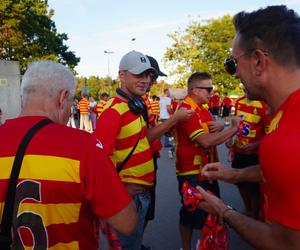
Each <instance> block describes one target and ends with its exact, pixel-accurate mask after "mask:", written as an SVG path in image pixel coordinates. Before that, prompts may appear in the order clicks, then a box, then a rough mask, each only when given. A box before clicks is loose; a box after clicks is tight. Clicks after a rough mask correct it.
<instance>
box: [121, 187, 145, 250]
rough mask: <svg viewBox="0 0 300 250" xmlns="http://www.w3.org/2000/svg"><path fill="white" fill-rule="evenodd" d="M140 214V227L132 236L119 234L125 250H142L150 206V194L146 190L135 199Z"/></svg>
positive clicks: (138, 226)
mask: <svg viewBox="0 0 300 250" xmlns="http://www.w3.org/2000/svg"><path fill="white" fill-rule="evenodd" d="M133 200H134V203H135V205H136V207H137V212H138V218H139V221H138V225H137V227H136V229H135V231H134V232H133V234H132V235H130V236H126V235H123V234H120V233H118V237H119V241H120V242H121V244H122V246H123V250H140V249H141V245H142V240H143V231H144V224H145V218H146V215H147V211H148V208H149V205H150V192H149V190H145V191H144V192H143V193H141V194H137V195H135V196H134V197H133Z"/></svg>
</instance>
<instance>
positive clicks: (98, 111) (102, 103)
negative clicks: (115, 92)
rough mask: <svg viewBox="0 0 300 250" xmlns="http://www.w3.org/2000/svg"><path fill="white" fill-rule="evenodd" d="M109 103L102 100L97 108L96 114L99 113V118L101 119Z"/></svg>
mask: <svg viewBox="0 0 300 250" xmlns="http://www.w3.org/2000/svg"><path fill="white" fill-rule="evenodd" d="M106 103H107V101H104V100H100V101H99V102H98V103H97V105H96V106H95V113H97V116H98V117H99V116H100V115H101V113H102V112H103V109H104V106H105V104H106Z"/></svg>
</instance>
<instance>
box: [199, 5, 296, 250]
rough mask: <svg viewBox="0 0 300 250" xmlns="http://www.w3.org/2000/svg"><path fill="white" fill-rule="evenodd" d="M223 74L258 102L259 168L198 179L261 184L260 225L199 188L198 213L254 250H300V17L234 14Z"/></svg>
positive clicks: (278, 10) (270, 12) (288, 12)
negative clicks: (265, 109) (266, 117)
mask: <svg viewBox="0 0 300 250" xmlns="http://www.w3.org/2000/svg"><path fill="white" fill-rule="evenodd" d="M233 24H234V27H235V30H236V35H235V37H234V40H233V45H232V56H231V57H230V58H228V59H226V60H225V63H224V64H225V69H226V70H227V72H228V73H230V74H234V75H235V76H236V77H238V78H239V79H240V80H241V82H242V83H243V85H244V87H245V91H246V93H247V97H248V98H249V99H250V100H263V101H265V102H266V103H267V104H268V105H269V107H270V111H271V114H272V120H271V123H270V126H269V131H268V134H267V135H266V136H265V137H264V138H263V139H262V141H261V142H260V146H259V165H255V166H249V167H246V168H243V169H232V168H228V167H225V166H223V165H222V164H221V163H212V164H208V165H206V166H205V167H204V168H203V175H204V176H206V177H207V178H209V179H210V180H214V179H222V180H225V181H227V182H230V183H236V182H242V181H243V182H245V181H247V182H257V181H260V182H261V187H262V192H263V195H264V199H265V202H264V214H265V221H264V222H263V221H258V220H255V219H253V218H251V217H248V216H245V215H243V214H241V213H239V212H237V211H235V210H234V209H232V207H230V206H228V205H226V204H225V203H224V202H223V201H222V200H221V199H219V198H217V197H215V196H212V195H210V194H208V193H207V192H205V191H204V190H203V189H201V188H200V187H199V190H200V193H201V194H202V195H203V197H204V201H203V202H202V203H201V204H200V206H201V207H202V209H205V210H206V211H208V212H210V213H213V214H216V215H218V217H219V219H220V220H222V221H225V222H226V223H228V224H229V225H230V226H231V227H232V228H233V229H234V230H235V231H236V232H237V233H238V234H239V235H240V237H242V238H243V239H244V240H246V241H247V242H248V243H249V244H250V245H252V246H253V247H254V248H256V249H261V250H270V249H280V250H283V249H286V250H289V249H295V250H296V249H300V213H299V208H300V203H299V199H298V197H299V193H300V182H299V179H300V154H299V141H300V128H299V124H300V116H299V115H298V114H299V112H300V110H299V109H300V47H299V40H300V17H299V15H298V14H297V13H296V12H295V11H294V10H292V9H288V8H287V7H286V6H284V5H279V6H268V7H266V8H261V9H258V10H256V11H253V12H244V11H243V12H240V13H238V14H236V15H235V16H234V18H233Z"/></svg>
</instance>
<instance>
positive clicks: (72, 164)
mask: <svg viewBox="0 0 300 250" xmlns="http://www.w3.org/2000/svg"><path fill="white" fill-rule="evenodd" d="M13 161H14V157H1V158H0V166H1V171H0V179H8V178H9V176H10V172H11V168H12V164H13ZM19 178H21V179H39V180H55V181H70V182H76V183H80V176H79V161H77V160H73V159H69V158H63V157H56V156H46V155H25V157H24V160H23V163H22V168H21V171H20V175H19Z"/></svg>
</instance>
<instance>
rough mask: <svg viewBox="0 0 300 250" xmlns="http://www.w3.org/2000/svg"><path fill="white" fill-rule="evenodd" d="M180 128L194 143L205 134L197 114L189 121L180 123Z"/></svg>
mask: <svg viewBox="0 0 300 250" xmlns="http://www.w3.org/2000/svg"><path fill="white" fill-rule="evenodd" d="M178 127H179V128H180V129H181V130H182V131H183V132H184V133H185V134H187V135H188V137H189V138H190V139H191V140H192V141H193V140H195V139H196V138H197V137H198V136H199V135H201V134H203V133H205V132H204V129H203V127H202V126H201V124H200V122H199V118H198V116H197V114H196V113H194V115H193V116H192V117H191V118H190V119H189V120H187V121H184V122H179V123H178Z"/></svg>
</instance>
